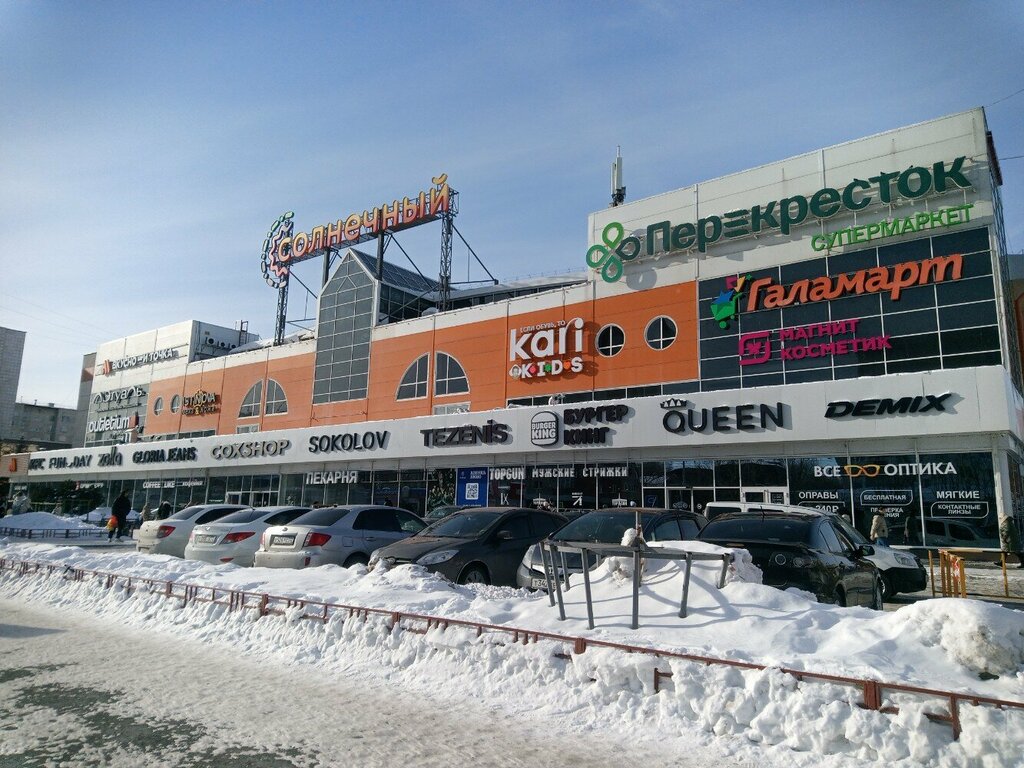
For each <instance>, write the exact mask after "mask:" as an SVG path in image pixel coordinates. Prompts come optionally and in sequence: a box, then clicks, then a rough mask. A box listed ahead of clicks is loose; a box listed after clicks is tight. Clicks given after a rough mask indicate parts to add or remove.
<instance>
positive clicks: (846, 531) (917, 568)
mask: <svg viewBox="0 0 1024 768" xmlns="http://www.w3.org/2000/svg"><path fill="white" fill-rule="evenodd" d="M787 510H788V511H792V512H795V513H798V514H799V513H801V512H807V511H811V512H819V511H821V510H816V509H814V508H813V507H798V506H794V505H790V504H768V503H765V502H743V501H713V502H710V503H708V504H707V505H706V509H705V512H706V514H707V515H708V519H709V520H714V519H715V518H716V517H718V516H719V515H723V514H727V513H741V512H746V513H750V514H758V515H759V514H761V513H762V512H764V511H780V512H785V511H787ZM822 514H826V515H828V516H829V517H830V519H831V520H832V523H833V524H834V525H835V526H837V527H838V528H839V529H840V530H841V532H842V534H843V535H845V537H846V538H847V539H849V541H850V543H851V544H852V545H853V546H854V547H863V546H868V547H871V549H872V550H873V554H871V555H867V556H866V559H867V560H870V561H871V562H872V563H874V564H875V567H876V568H877V569H878V574H879V576H881V578H882V596H883V597H884V598H889V597H892V596H893V595H895V594H898V593H900V592H919V591H920V590H922V589H924V588H925V587H927V586H928V572H927V571H926V570H925V567H924V565H922V563H921V560H920V559H919V558H918V557H917V556H916V555H915V554H913V553H912V552H907V551H904V550H900V549H893V548H891V547H882V546H877V545H872V544H871V542H870V541H868V539H867V537H866V536H864V534H863V533H861V532H860V531H858V530H857V529H856V528H855V527H853V526H852V525H851V524H850V523H849V522H847V520H846V518H844V517H843V516H841V515H839V514H836V513H835V512H823V511H822Z"/></svg>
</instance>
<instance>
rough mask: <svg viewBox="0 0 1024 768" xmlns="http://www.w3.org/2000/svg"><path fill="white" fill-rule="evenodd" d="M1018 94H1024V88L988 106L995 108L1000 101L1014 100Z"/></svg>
mask: <svg viewBox="0 0 1024 768" xmlns="http://www.w3.org/2000/svg"><path fill="white" fill-rule="evenodd" d="M1018 93H1024V88H1021V89H1020V90H1019V91H1014V92H1013V93H1011V94H1010V95H1009V96H1003V98H1001V99H998V100H997V101H993V102H992V103H991V104H989V105H988V106H989V107H994V106H995V105H996V104H998V103H999V102H1000V101H1006V100H1007V99H1012V98H1013V97H1014V96H1016V95H1017V94H1018ZM986 109H988V107H986ZM1007 159H1009V158H1007Z"/></svg>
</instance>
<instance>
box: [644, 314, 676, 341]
mask: <svg viewBox="0 0 1024 768" xmlns="http://www.w3.org/2000/svg"><path fill="white" fill-rule="evenodd" d="M644 338H645V339H646V340H647V346H649V347H650V348H651V349H666V348H667V347H670V346H672V342H673V341H675V340H676V324H675V321H673V320H672V318H671V317H665V316H662V317H656V318H654V319H653V320H651V322H650V323H648V324H647V330H646V331H644Z"/></svg>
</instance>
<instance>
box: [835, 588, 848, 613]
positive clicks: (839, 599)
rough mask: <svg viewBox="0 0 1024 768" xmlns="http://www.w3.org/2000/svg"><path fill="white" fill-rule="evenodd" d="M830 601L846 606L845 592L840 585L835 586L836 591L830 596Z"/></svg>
mask: <svg viewBox="0 0 1024 768" xmlns="http://www.w3.org/2000/svg"><path fill="white" fill-rule="evenodd" d="M832 602H833V604H835V605H838V606H839V607H840V608H845V607H846V593H845V592H844V591H843V588H842V587H837V588H836V593H835V596H834V597H833V598H832Z"/></svg>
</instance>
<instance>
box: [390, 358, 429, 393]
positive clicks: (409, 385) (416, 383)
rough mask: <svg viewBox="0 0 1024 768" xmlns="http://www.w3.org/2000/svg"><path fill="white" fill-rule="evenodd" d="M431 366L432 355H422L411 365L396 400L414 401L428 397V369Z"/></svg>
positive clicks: (403, 377)
mask: <svg viewBox="0 0 1024 768" xmlns="http://www.w3.org/2000/svg"><path fill="white" fill-rule="evenodd" d="M429 364H430V355H420V356H419V357H417V358H416V360H415V361H414V362H413V364H412V365H410V366H409V367H408V368H407V369H406V371H405V375H404V376H402V381H401V383H400V384H399V385H398V394H397V395H395V399H396V400H412V399H413V398H416V397H426V396H427V374H428V371H427V367H428V365H429Z"/></svg>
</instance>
